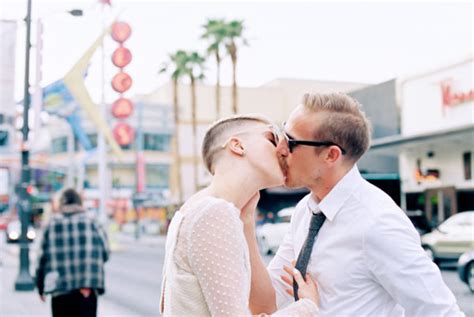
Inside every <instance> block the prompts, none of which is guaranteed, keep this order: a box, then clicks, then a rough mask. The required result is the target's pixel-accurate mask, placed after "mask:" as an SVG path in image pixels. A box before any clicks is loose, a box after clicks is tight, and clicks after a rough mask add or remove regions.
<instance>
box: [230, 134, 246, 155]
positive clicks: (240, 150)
mask: <svg viewBox="0 0 474 317" xmlns="http://www.w3.org/2000/svg"><path fill="white" fill-rule="evenodd" d="M229 149H230V151H231V152H232V153H234V154H237V155H239V156H244V155H245V149H244V146H243V144H242V140H240V139H239V138H237V137H233V138H231V139H230V142H229Z"/></svg>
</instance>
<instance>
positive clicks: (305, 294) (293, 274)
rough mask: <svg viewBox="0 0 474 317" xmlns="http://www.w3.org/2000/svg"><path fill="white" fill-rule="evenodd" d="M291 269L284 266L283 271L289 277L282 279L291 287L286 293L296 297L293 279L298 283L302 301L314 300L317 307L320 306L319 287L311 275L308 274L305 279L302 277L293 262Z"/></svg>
mask: <svg viewBox="0 0 474 317" xmlns="http://www.w3.org/2000/svg"><path fill="white" fill-rule="evenodd" d="M291 264H292V265H291V267H288V266H286V265H285V266H283V270H284V271H285V272H286V273H288V275H281V276H280V278H281V279H282V280H283V282H285V283H286V284H288V286H290V288H289V289H286V292H287V293H288V295H290V296H294V293H293V279H294V280H295V281H296V283H298V297H299V298H300V299H302V298H307V299H310V300H312V301H313V302H314V303H316V305H318V306H319V293H318V286H317V285H316V282H315V281H314V279H313V278H312V277H311V276H310V274H309V273H306V276H305V278H304V279H303V277H302V276H301V273H300V271H298V270H297V269H296V268H295V261H292V262H291Z"/></svg>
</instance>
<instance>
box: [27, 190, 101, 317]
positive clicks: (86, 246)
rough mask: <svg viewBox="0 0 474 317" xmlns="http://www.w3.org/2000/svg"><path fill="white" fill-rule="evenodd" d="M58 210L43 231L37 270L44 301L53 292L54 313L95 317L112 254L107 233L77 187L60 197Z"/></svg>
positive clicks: (39, 289)
mask: <svg viewBox="0 0 474 317" xmlns="http://www.w3.org/2000/svg"><path fill="white" fill-rule="evenodd" d="M59 205H60V207H59V213H57V214H55V215H53V216H52V218H51V220H50V222H49V224H48V225H47V226H46V228H45V230H44V233H43V240H42V243H41V252H40V255H39V258H38V262H37V263H38V268H37V270H36V284H37V287H38V291H39V294H40V298H41V300H42V301H45V294H51V295H52V301H51V303H52V305H51V306H52V311H53V316H54V317H56V316H67V317H74V316H87V317H90V316H96V315H97V296H98V295H100V294H103V293H104V291H105V289H104V263H105V262H106V261H107V260H108V257H109V247H108V241H107V236H106V234H105V232H104V230H103V229H102V227H101V226H100V225H99V224H98V223H97V221H96V220H95V219H94V218H93V217H91V216H89V215H87V214H86V212H85V211H84V209H83V207H82V200H81V197H80V196H79V194H78V193H77V192H76V191H75V190H74V189H67V190H66V191H64V193H63V194H62V196H61V198H60V203H59Z"/></svg>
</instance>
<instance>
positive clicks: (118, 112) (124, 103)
mask: <svg viewBox="0 0 474 317" xmlns="http://www.w3.org/2000/svg"><path fill="white" fill-rule="evenodd" d="M132 113H133V103H132V101H131V100H130V99H128V98H119V99H117V100H115V102H114V103H113V105H112V115H113V116H114V117H115V118H117V119H125V118H128V117H129V116H131V115H132Z"/></svg>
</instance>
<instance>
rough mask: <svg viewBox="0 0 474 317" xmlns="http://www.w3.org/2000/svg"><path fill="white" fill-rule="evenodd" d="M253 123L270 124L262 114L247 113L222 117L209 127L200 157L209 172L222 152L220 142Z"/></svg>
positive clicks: (212, 170) (222, 142) (212, 171)
mask: <svg viewBox="0 0 474 317" xmlns="http://www.w3.org/2000/svg"><path fill="white" fill-rule="evenodd" d="M255 123H263V124H272V123H271V121H270V120H268V119H267V118H265V117H264V116H261V115H252V114H249V115H236V116H232V117H228V118H224V119H221V120H219V121H216V122H215V123H214V124H212V125H211V126H210V127H209V129H208V130H207V132H206V135H205V136H204V141H203V144H202V157H203V160H204V164H205V165H206V168H207V170H208V171H209V173H211V174H212V175H214V167H215V163H216V161H217V160H218V158H219V157H220V155H221V154H222V151H221V150H222V144H224V143H225V142H226V141H227V140H228V139H229V138H230V137H232V136H233V135H234V134H235V133H238V132H239V131H241V130H242V128H243V127H245V126H247V125H251V124H255Z"/></svg>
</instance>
